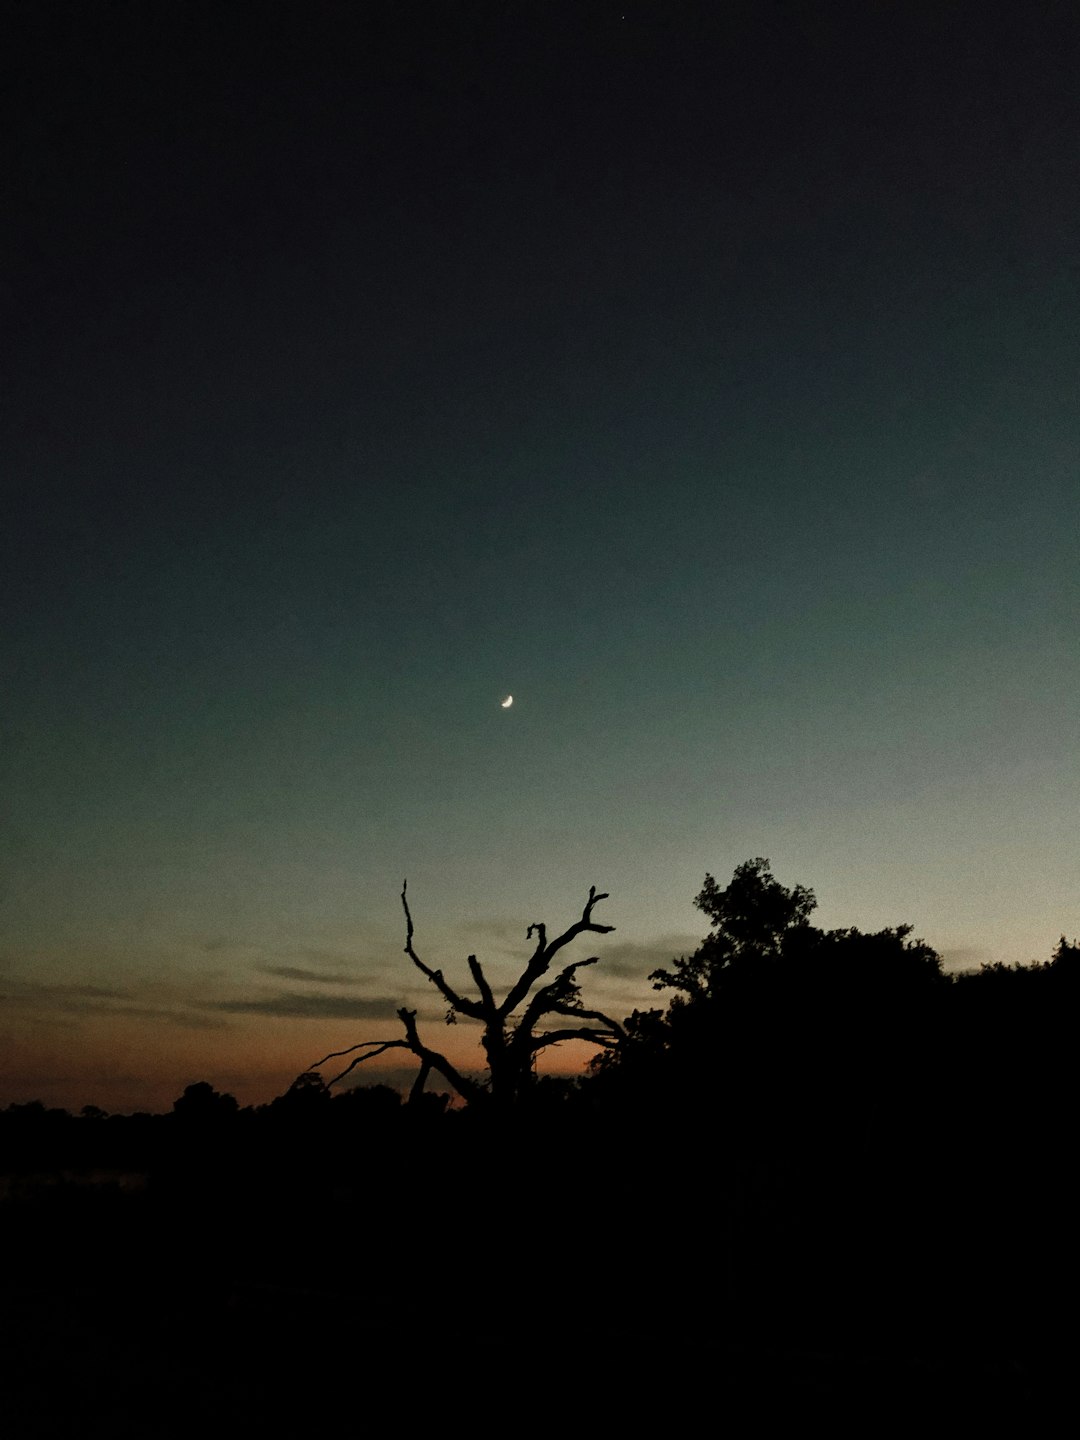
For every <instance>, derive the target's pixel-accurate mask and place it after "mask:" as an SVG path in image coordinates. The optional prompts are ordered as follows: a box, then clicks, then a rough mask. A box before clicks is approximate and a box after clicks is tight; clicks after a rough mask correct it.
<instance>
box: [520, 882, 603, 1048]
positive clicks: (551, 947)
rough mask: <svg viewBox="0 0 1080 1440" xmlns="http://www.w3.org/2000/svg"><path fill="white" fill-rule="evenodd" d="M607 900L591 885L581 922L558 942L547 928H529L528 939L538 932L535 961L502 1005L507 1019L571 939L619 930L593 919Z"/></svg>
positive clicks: (533, 957)
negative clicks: (595, 910) (548, 933)
mask: <svg viewBox="0 0 1080 1440" xmlns="http://www.w3.org/2000/svg"><path fill="white" fill-rule="evenodd" d="M607 898H608V896H607V893H606V892H604V893H603V894H600V895H598V894H597V893H596V886H595V885H590V886H589V898H588V900H586V902H585V908H584V910H583V911H582V912H581V919H580V920H576V921H575V922H574V924H573V925H571V926H570V927H569V928H568V929H567V930H564V931H563V933H562V934H561V935H558V936H556V938H555V939H554V940H551V941H549V940H548V938H547V931H546V929H545V928H544V926H543V925H541V924H534V925H530V926H529V928H528V930H527V931H526V932H525V938H526V939H529V938H531V936H532V933H533V931H534V930H535V931H536V933H537V935H538V937H539V939H538V942H537V946H536V949H535V951H534V952H533V956H532V959H531V960H530V961H529V963H528V965H527V966H526V967H525V970H524V972H523V973H522V975H521V976H520V977H519V979H518V980H517V982H516V984H514V985H513V987H512V988H511V990H510V993H509V994H508V995H507V997H506V999H505V1000H504V1001H503V1002H502V1004H501V1005H500V1006H499V1014H500V1016H501V1017H502V1018H503V1019H505V1018H506V1017H507V1016H508V1015H510V1014H511V1013H512V1012H513V1011H514V1010H516V1009H517V1007H518V1006H519V1005H520V1004H521V1002H522V1000H524V999H525V996H526V995H528V993H529V991H530V990H531V989H532V987H533V986H534V985H535V984H536V982H537V980H539V978H540V976H541V975H543V974H545V973H546V972H547V970H548V967H549V966H550V964H551V962H552V960H554V958H555V956H556V955H557V954H558V953H559V951H560V950H561V949H562V948H563V946H564V945H569V944H570V941H571V940H576V939H577V937H578V936H579V935H581V934H583V933H584V932H585V931H586V930H590V931H593V932H594V933H595V934H597V935H610V934H611V932H612V930H614V929H615V926H614V925H597V924H596V922H595V921H594V920H593V918H592V912H593V906H594V905H597V904H598V903H599V902H600V901H601V900H606V899H607Z"/></svg>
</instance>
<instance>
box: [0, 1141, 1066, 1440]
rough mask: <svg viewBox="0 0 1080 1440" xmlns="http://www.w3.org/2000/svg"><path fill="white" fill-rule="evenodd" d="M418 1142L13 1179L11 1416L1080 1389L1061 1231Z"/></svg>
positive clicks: (560, 1410)
mask: <svg viewBox="0 0 1080 1440" xmlns="http://www.w3.org/2000/svg"><path fill="white" fill-rule="evenodd" d="M432 1161H433V1163H432V1166H431V1168H430V1169H428V1170H426V1171H425V1172H424V1173H423V1174H421V1175H418V1174H417V1173H413V1174H412V1175H410V1176H409V1177H408V1184H407V1185H406V1186H404V1187H399V1188H397V1189H395V1188H394V1186H393V1185H392V1184H390V1182H389V1181H386V1182H385V1183H384V1184H380V1177H379V1176H378V1175H374V1174H373V1175H370V1176H358V1175H355V1174H354V1175H353V1176H351V1177H349V1178H348V1179H347V1180H343V1179H342V1178H341V1177H337V1179H336V1180H335V1181H334V1183H332V1184H330V1183H327V1182H326V1180H325V1177H324V1178H323V1179H320V1180H315V1179H312V1178H311V1177H310V1176H308V1175H306V1174H305V1173H304V1172H303V1171H302V1170H301V1171H300V1172H296V1171H294V1172H292V1173H289V1172H287V1171H284V1172H282V1173H278V1174H277V1175H276V1176H270V1175H268V1174H267V1173H262V1174H260V1176H259V1177H258V1183H257V1184H255V1183H252V1184H251V1185H247V1186H244V1185H240V1184H238V1183H237V1179H236V1176H235V1175H234V1176H233V1180H232V1183H230V1185H228V1186H227V1187H223V1186H222V1185H221V1184H220V1182H218V1183H217V1184H216V1185H215V1184H211V1183H210V1181H211V1177H210V1175H209V1173H203V1174H202V1175H201V1176H199V1177H196V1178H195V1179H194V1180H193V1179H191V1178H190V1177H188V1178H186V1179H185V1178H181V1177H177V1176H176V1175H167V1176H165V1177H164V1178H161V1177H156V1178H155V1177H151V1180H150V1183H149V1184H148V1185H145V1186H143V1185H142V1183H141V1180H138V1181H136V1182H135V1183H132V1182H131V1180H130V1179H128V1180H126V1181H124V1182H121V1181H120V1180H119V1179H118V1178H117V1177H115V1176H113V1177H110V1176H101V1175H99V1176H97V1177H96V1178H95V1181H94V1183H90V1184H88V1183H85V1180H86V1177H74V1178H73V1177H68V1179H67V1180H64V1179H57V1178H56V1177H51V1178H49V1177H38V1178H37V1179H36V1180H33V1179H30V1178H28V1177H22V1179H21V1180H20V1182H19V1183H18V1184H17V1185H16V1186H15V1187H14V1188H13V1189H12V1190H11V1193H9V1196H8V1198H7V1200H6V1201H5V1202H4V1203H3V1205H0V1226H2V1230H0V1235H2V1244H3V1291H2V1296H0V1300H2V1304H0V1315H2V1332H0V1353H2V1362H3V1372H4V1374H3V1385H4V1390H3V1395H4V1417H5V1426H4V1428H5V1431H6V1433H8V1434H11V1435H14V1436H28V1437H29V1436H38V1435H41V1436H45V1435H70V1434H85V1433H88V1432H89V1431H91V1430H93V1431H94V1432H95V1433H101V1434H105V1435H110V1436H127V1435H132V1436H135V1435H139V1436H155V1435H180V1434H184V1435H191V1434H192V1432H193V1431H195V1430H202V1431H203V1432H206V1433H209V1434H218V1433H226V1432H233V1433H246V1432H250V1431H252V1430H253V1429H255V1428H257V1429H258V1430H259V1431H261V1432H262V1433H264V1434H271V1435H274V1434H302V1435H305V1436H306V1435H322V1434H324V1433H333V1434H335V1435H351V1434H357V1435H358V1434H361V1433H366V1432H368V1431H370V1430H371V1429H372V1428H373V1427H376V1428H378V1429H379V1431H380V1432H382V1431H384V1430H385V1429H386V1428H387V1427H388V1426H393V1427H394V1428H395V1429H396V1430H403V1431H405V1432H412V1431H415V1430H417V1429H418V1428H419V1429H422V1428H426V1427H429V1426H435V1425H440V1426H442V1425H448V1424H450V1423H451V1422H457V1423H463V1424H465V1425H469V1426H480V1427H482V1428H483V1429H484V1430H488V1431H490V1430H497V1431H505V1430H507V1429H509V1430H511V1431H513V1432H514V1433H519V1432H524V1433H528V1434H532V1433H537V1434H539V1433H543V1432H549V1431H551V1430H553V1429H555V1430H557V1431H559V1432H569V1433H572V1434H577V1433H581V1434H584V1433H586V1432H588V1433H594V1432H595V1431H596V1430H597V1429H598V1428H602V1427H610V1426H611V1425H617V1426H622V1425H627V1426H633V1428H634V1430H635V1432H636V1431H637V1430H638V1429H640V1428H642V1427H653V1426H663V1427H664V1428H665V1430H669V1429H676V1430H681V1429H684V1428H693V1429H695V1430H696V1429H698V1428H699V1427H700V1426H701V1425H702V1424H707V1425H710V1426H716V1427H720V1426H722V1425H725V1424H729V1425H732V1426H733V1427H735V1433H754V1432H755V1431H757V1430H758V1429H763V1430H767V1429H770V1428H771V1427H772V1426H774V1425H775V1424H777V1423H781V1424H783V1425H784V1426H785V1427H787V1426H789V1425H796V1424H797V1425H798V1426H799V1427H800V1428H802V1427H803V1426H808V1425H824V1426H826V1427H830V1428H837V1427H841V1428H843V1429H844V1430H846V1431H850V1432H851V1433H856V1432H861V1433H864V1434H865V1433H868V1432H869V1433H874V1432H877V1431H879V1430H880V1429H882V1428H885V1427H890V1426H892V1425H894V1424H896V1423H902V1424H904V1425H905V1426H907V1425H912V1426H915V1425H917V1426H919V1427H920V1429H922V1428H926V1427H934V1428H936V1427H937V1426H938V1425H942V1426H943V1425H949V1426H954V1425H963V1426H965V1427H970V1426H971V1425H972V1424H993V1425H994V1426H995V1428H1001V1427H1002V1426H1004V1427H1006V1428H1007V1429H1012V1430H1014V1431H1015V1433H1027V1434H1033V1433H1042V1432H1043V1431H1044V1428H1047V1429H1048V1428H1049V1427H1050V1426H1051V1423H1052V1420H1053V1417H1055V1416H1056V1415H1060V1414H1061V1413H1062V1410H1061V1407H1062V1406H1063V1405H1064V1406H1065V1410H1064V1413H1065V1414H1069V1413H1071V1411H1072V1378H1073V1374H1074V1363H1075V1357H1074V1349H1073V1339H1074V1334H1075V1332H1074V1330H1073V1328H1072V1327H1073V1325H1074V1321H1073V1317H1072V1314H1071V1306H1072V1304H1073V1297H1072V1295H1071V1293H1068V1291H1067V1290H1066V1289H1065V1288H1064V1287H1065V1283H1066V1276H1067V1273H1068V1266H1067V1265H1066V1264H1065V1257H1064V1255H1063V1252H1062V1250H1061V1244H1060V1237H1057V1236H1055V1237H1054V1238H1053V1242H1052V1244H1051V1243H1048V1242H1047V1240H1046V1235H1045V1234H1044V1235H1043V1236H1041V1237H1040V1236H1039V1235H1029V1236H1026V1237H1017V1236H1015V1235H1014V1236H1013V1237H1012V1239H1011V1241H1010V1243H1009V1244H1007V1245H1003V1244H1001V1243H1000V1242H997V1243H991V1241H992V1239H993V1232H992V1231H990V1230H985V1231H984V1230H980V1229H979V1228H978V1227H975V1228H974V1229H969V1230H966V1231H964V1232H963V1233H962V1234H960V1233H952V1234H951V1235H950V1233H949V1232H948V1230H947V1229H943V1228H942V1227H941V1226H940V1225H939V1224H938V1223H937V1222H935V1223H933V1224H924V1223H921V1222H920V1221H919V1219H918V1217H917V1216H916V1217H910V1223H909V1224H908V1227H907V1231H906V1233H899V1231H895V1230H894V1229H893V1228H892V1227H893V1226H894V1225H895V1224H897V1223H898V1217H899V1216H900V1215H902V1214H905V1213H906V1212H907V1203H908V1199H912V1198H913V1197H905V1200H904V1204H903V1205H900V1204H899V1203H893V1204H892V1205H891V1207H890V1208H888V1210H887V1211H886V1212H885V1214H884V1216H881V1215H878V1216H876V1217H873V1218H872V1219H871V1220H868V1219H867V1218H866V1212H865V1211H864V1210H861V1209H860V1207H853V1208H852V1212H851V1214H848V1215H846V1216H845V1215H844V1214H841V1213H840V1212H838V1211H837V1207H836V1200H837V1197H836V1196H830V1197H828V1198H829V1203H828V1204H827V1205H825V1204H822V1203H820V1202H815V1200H814V1197H813V1196H812V1195H811V1194H810V1193H809V1191H808V1190H804V1191H796V1192H795V1193H789V1194H788V1195H787V1196H786V1198H785V1199H783V1200H781V1198H780V1197H779V1196H778V1195H775V1194H774V1195H770V1196H765V1197H762V1196H761V1195H757V1196H754V1197H752V1198H751V1200H750V1201H748V1202H746V1203H744V1204H743V1205H742V1206H741V1207H734V1208H733V1207H732V1206H731V1205H728V1206H726V1207H725V1206H722V1205H720V1204H719V1203H718V1201H717V1199H716V1197H715V1196H713V1195H710V1194H708V1193H706V1191H705V1190H704V1189H703V1188H702V1187H703V1185H704V1184H705V1182H704V1180H703V1181H702V1185H699V1187H698V1188H697V1190H696V1191H694V1192H691V1190H690V1189H688V1188H687V1177H686V1176H685V1175H684V1176H682V1177H680V1181H679V1184H678V1186H677V1188H676V1189H674V1190H672V1189H670V1188H669V1187H670V1185H671V1183H672V1182H671V1177H670V1176H665V1175H664V1174H663V1173H662V1167H660V1168H659V1169H657V1170H653V1171H652V1172H650V1173H648V1174H646V1173H642V1174H641V1175H640V1176H639V1178H638V1180H637V1183H636V1184H635V1183H634V1181H633V1178H632V1177H629V1176H623V1177H621V1180H620V1183H618V1184H614V1185H608V1184H599V1183H593V1184H591V1185H590V1184H581V1183H579V1182H578V1181H577V1180H576V1179H575V1178H574V1177H573V1176H559V1177H557V1178H553V1177H552V1176H551V1175H550V1174H549V1175H548V1176H547V1177H546V1178H545V1179H544V1180H543V1181H541V1180H537V1182H536V1184H535V1185H533V1186H532V1187H531V1188H530V1187H528V1186H525V1187H523V1186H522V1183H521V1181H522V1177H521V1175H520V1173H518V1172H517V1171H515V1172H514V1175H513V1179H512V1183H509V1184H500V1183H499V1182H498V1181H497V1180H496V1179H495V1178H494V1177H493V1175H491V1174H489V1175H488V1177H487V1181H488V1183H487V1185H486V1186H485V1187H481V1188H480V1189H479V1190H478V1191H476V1192H471V1191H470V1189H469V1187H468V1185H462V1186H460V1187H458V1186H457V1185H456V1184H455V1181H454V1177H453V1176H452V1175H451V1174H449V1173H447V1169H446V1165H445V1163H444V1162H445V1157H443V1160H442V1161H438V1157H437V1156H435V1155H433V1156H432ZM436 1162H438V1163H436ZM504 1178H505V1177H504ZM665 1195H666V1196H667V1201H668V1203H667V1208H666V1210H665V1209H664V1196H665ZM692 1195H693V1197H694V1204H693V1207H691V1197H692ZM894 1199H895V1197H894ZM816 1206H817V1208H815V1207H816ZM856 1214H861V1215H862V1216H863V1218H862V1220H861V1221H858V1220H857V1219H855V1218H853V1217H855V1216H856ZM965 1236H966V1238H965Z"/></svg>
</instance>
